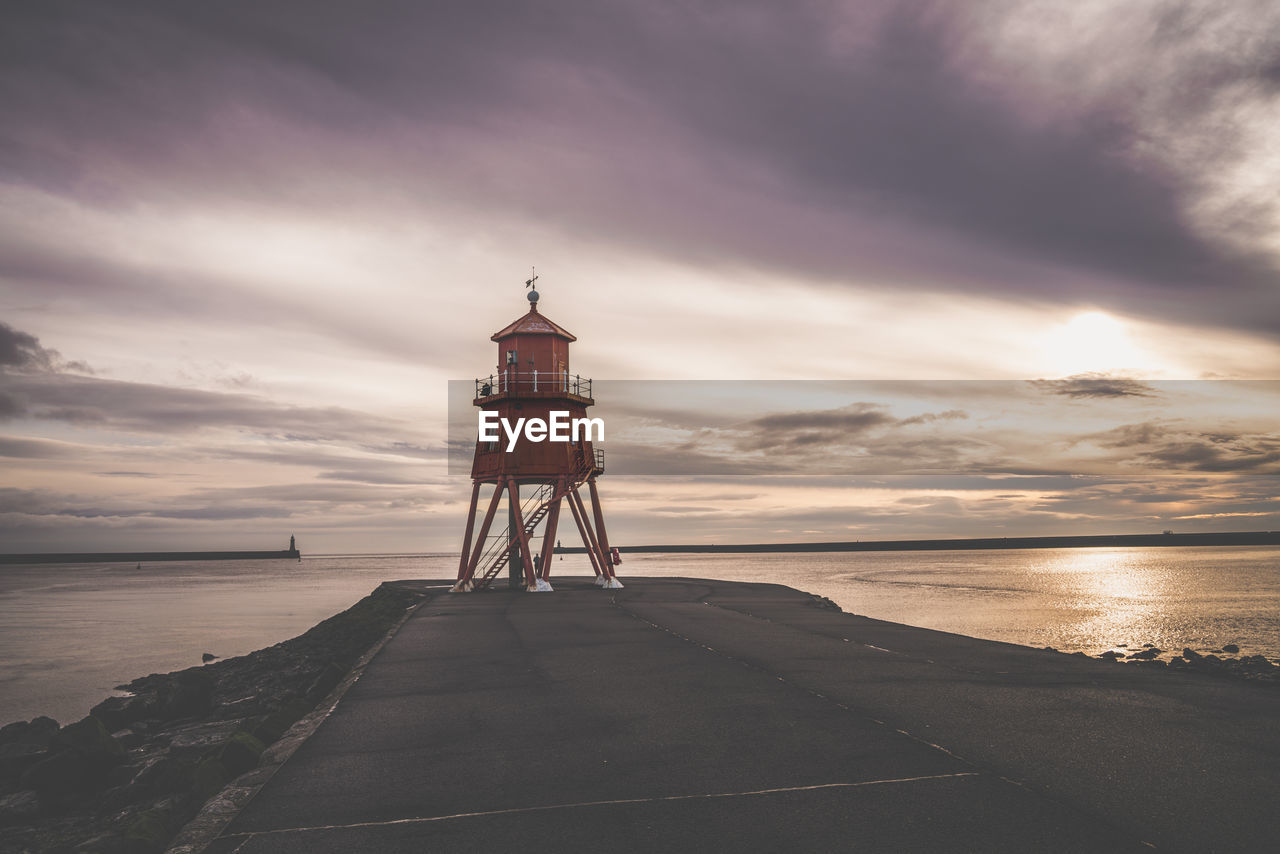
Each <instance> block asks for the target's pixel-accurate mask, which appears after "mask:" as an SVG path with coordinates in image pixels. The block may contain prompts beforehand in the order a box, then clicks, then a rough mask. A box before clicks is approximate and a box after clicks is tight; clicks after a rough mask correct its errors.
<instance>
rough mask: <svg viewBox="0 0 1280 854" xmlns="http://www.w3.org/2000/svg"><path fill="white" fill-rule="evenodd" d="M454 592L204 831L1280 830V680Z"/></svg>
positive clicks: (771, 836)
mask: <svg viewBox="0 0 1280 854" xmlns="http://www.w3.org/2000/svg"><path fill="white" fill-rule="evenodd" d="M405 583H412V582H405ZM443 589H444V588H443V586H442V585H438V586H436V587H435V588H434V590H435V591H436V592H435V593H434V595H433V596H432V597H431V598H429V599H428V600H426V601H425V602H424V603H423V604H422V605H420V606H418V608H417V610H416V611H415V612H414V613H413V614H412V616H411V617H410V618H409V619H408V620H407V621H406V622H405V623H404V625H403V626H402V627H401V628H400V629H399V630H398V632H396V634H395V635H394V636H393V637H392V638H391V639H390V641H389V642H388V643H387V644H386V646H385V647H383V648H382V650H381V651H380V652H379V653H378V654H377V655H376V656H375V657H374V658H373V659H372V660H371V661H370V662H369V664H368V665H367V668H366V670H365V671H364V672H363V674H362V675H361V676H360V678H359V679H358V680H357V681H355V682H354V684H353V685H352V686H351V687H350V689H349V690H348V691H347V693H346V694H345V695H344V696H342V698H341V699H340V700H339V701H338V702H337V703H336V706H335V707H334V708H333V710H332V712H331V713H330V714H329V715H328V717H327V718H325V719H324V720H323V722H322V723H320V725H319V726H318V728H317V729H316V730H315V732H314V733H313V734H311V735H310V737H309V738H307V739H306V740H305V741H303V742H302V744H301V746H300V747H298V749H297V750H296V752H295V753H294V754H293V755H292V756H291V757H290V758H289V759H288V760H287V761H285V762H284V764H283V765H281V766H280V767H279V768H278V770H277V771H276V772H275V773H274V775H273V776H271V777H270V778H269V779H268V780H267V781H266V783H265V785H264V786H263V787H262V789H261V790H260V791H258V792H257V794H256V795H254V796H253V797H252V798H251V799H250V800H249V801H248V803H247V806H245V807H244V808H243V810H242V811H240V812H239V814H238V815H236V816H235V817H234V818H233V819H232V820H231V821H230V823H229V824H227V825H226V826H225V827H223V828H222V830H221V833H220V835H219V836H218V837H217V838H216V839H214V840H213V841H212V843H211V844H210V845H209V846H208V848H207V849H206V850H207V851H209V852H211V854H230V852H238V854H254V852H325V851H334V852H337V851H343V852H347V851H380V852H398V851H404V852H408V851H415V852H416V851H424V850H431V851H495V850H558V851H586V850H591V851H653V850H680V851H693V850H700V849H701V850H717V851H728V850H732V851H782V850H812V851H829V850H859V851H915V850H918V851H926V850H927V851H987V852H991V851H1009V852H1014V851H1017V852H1025V851H1089V852H1102V851H1144V850H1148V851H1149V850H1151V849H1152V847H1154V848H1156V849H1159V850H1166V851H1214V850H1217V851H1233V852H1239V851H1262V850H1271V849H1270V846H1271V845H1272V844H1273V842H1274V840H1275V839H1276V838H1280V818H1278V817H1277V815H1276V813H1275V811H1274V810H1273V809H1271V807H1272V806H1273V805H1274V804H1275V803H1276V802H1277V801H1278V800H1280V780H1277V777H1276V775H1275V763H1274V756H1276V755H1277V754H1278V752H1280V732H1278V731H1277V730H1276V728H1275V726H1274V722H1275V721H1276V720H1277V719H1280V692H1277V691H1276V690H1274V688H1273V687H1271V686H1266V685H1255V684H1252V683H1248V682H1244V681H1235V680H1225V679H1215V678H1211V677H1205V676H1201V675H1196V674H1180V673H1172V672H1168V671H1164V670H1159V669H1138V668H1135V667H1129V666H1120V665H1115V664H1111V663H1108V662H1101V661H1097V660H1091V659H1087V658H1083V657H1078V656H1068V655H1064V654H1060V653H1055V652H1052V651H1048V650H1036V649H1031V648H1027V647H1020V646H1014V645H1010V644H1003V643H996V642H991V641H983V640H976V639H973V638H967V637H962V636H958V635H951V634H947V633H943V632H935V631H929V630H925V629H917V628H911V627H908V626H902V625H898V624H893V623H886V622H881V621H877V620H871V619H867V618H863V617H857V616H853V615H850V614H846V613H843V612H841V611H839V610H838V609H836V608H834V607H833V606H831V605H830V603H826V602H824V601H822V600H818V599H816V598H815V597H812V596H810V595H808V594H805V593H801V592H799V591H796V590H792V589H790V588H786V587H782V586H778V585H768V584H744V583H734V582H724V581H711V580H695V579H631V580H629V581H628V586H627V588H626V589H625V590H616V591H612V590H610V591H606V590H601V589H599V588H597V587H595V586H594V585H591V584H590V583H589V581H588V580H586V579H582V580H579V579H562V580H561V581H560V582H559V583H558V584H557V590H556V592H555V593H554V594H549V595H530V594H527V593H523V592H514V591H494V592H487V593H477V594H472V595H449V594H446V593H444V592H443Z"/></svg>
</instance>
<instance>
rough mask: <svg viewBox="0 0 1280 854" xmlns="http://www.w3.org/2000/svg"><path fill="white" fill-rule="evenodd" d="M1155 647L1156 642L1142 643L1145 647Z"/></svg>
mask: <svg viewBox="0 0 1280 854" xmlns="http://www.w3.org/2000/svg"><path fill="white" fill-rule="evenodd" d="M1154 647H1155V644H1153V643H1144V644H1143V645H1142V648H1143V649H1152V648H1154Z"/></svg>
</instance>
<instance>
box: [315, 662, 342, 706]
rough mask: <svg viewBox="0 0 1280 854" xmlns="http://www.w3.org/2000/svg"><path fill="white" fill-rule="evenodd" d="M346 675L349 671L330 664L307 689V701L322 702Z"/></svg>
mask: <svg viewBox="0 0 1280 854" xmlns="http://www.w3.org/2000/svg"><path fill="white" fill-rule="evenodd" d="M346 675H347V671H346V670H345V669H344V668H341V667H339V666H338V665H336V664H334V663H333V662H329V664H328V665H327V666H326V667H325V669H324V670H323V671H322V672H321V673H320V675H319V676H317V677H316V678H315V681H313V682H312V683H311V685H310V686H309V687H308V688H307V694H306V697H307V699H308V700H310V701H312V702H313V703H318V702H320V701H321V700H323V699H324V698H325V696H326V695H327V694H328V693H329V692H330V691H332V690H333V689H334V688H336V687H338V683H339V682H341V681H342V677H344V676H346Z"/></svg>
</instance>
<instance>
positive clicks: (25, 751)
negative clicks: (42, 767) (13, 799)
mask: <svg viewBox="0 0 1280 854" xmlns="http://www.w3.org/2000/svg"><path fill="white" fill-rule="evenodd" d="M48 752H49V751H48V750H47V749H46V748H45V747H42V746H40V745H39V744H29V743H27V742H22V741H19V742H14V743H12V744H0V780H17V778H18V776H19V775H20V774H22V772H23V771H25V770H27V769H28V768H30V767H31V766H32V765H34V764H36V763H37V762H39V761H40V760H41V759H43V758H44V756H45V754H46V753H48Z"/></svg>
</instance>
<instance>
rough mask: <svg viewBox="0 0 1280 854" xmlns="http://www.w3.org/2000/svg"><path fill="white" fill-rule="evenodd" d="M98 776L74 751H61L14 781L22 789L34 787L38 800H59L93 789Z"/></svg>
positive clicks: (33, 766)
mask: <svg viewBox="0 0 1280 854" xmlns="http://www.w3.org/2000/svg"><path fill="white" fill-rule="evenodd" d="M100 776H101V775H100V774H94V768H93V767H92V766H91V765H90V764H89V763H88V762H86V761H85V760H84V759H83V758H82V757H81V756H80V755H79V754H77V753H76V752H75V751H73V750H64V751H62V752H61V753H55V754H53V755H52V756H50V757H49V758H48V759H42V760H41V761H39V762H37V763H36V764H35V765H32V766H31V767H30V768H28V769H27V770H26V771H24V772H22V776H21V777H20V778H19V780H18V783H19V785H20V786H22V788H24V789H35V790H36V792H38V793H39V794H40V797H41V799H42V800H46V801H50V802H60V801H64V800H66V799H67V798H68V797H70V796H71V795H74V794H76V793H78V792H83V791H85V790H86V789H90V788H93V786H94V785H96V784H97V782H98V777H100Z"/></svg>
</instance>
